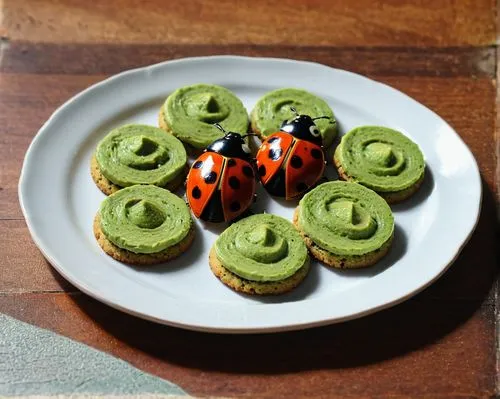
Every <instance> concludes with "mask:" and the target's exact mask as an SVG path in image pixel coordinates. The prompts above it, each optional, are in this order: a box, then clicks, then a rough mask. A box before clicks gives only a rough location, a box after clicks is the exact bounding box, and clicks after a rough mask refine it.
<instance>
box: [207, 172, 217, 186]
mask: <svg viewBox="0 0 500 399" xmlns="http://www.w3.org/2000/svg"><path fill="white" fill-rule="evenodd" d="M216 180H217V173H215V172H214V171H212V172H210V173H209V174H208V175H206V176H205V183H207V184H214V183H215V181H216Z"/></svg>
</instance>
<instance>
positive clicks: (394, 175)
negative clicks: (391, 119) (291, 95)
mask: <svg viewBox="0 0 500 399" xmlns="http://www.w3.org/2000/svg"><path fill="white" fill-rule="evenodd" d="M333 162H334V164H335V166H336V168H337V170H338V173H339V176H340V178H341V179H343V180H347V181H352V182H356V183H359V184H362V185H364V186H366V187H368V188H370V189H372V190H374V191H375V192H377V193H378V194H379V195H380V196H381V197H383V198H384V199H385V200H386V201H387V202H388V203H397V202H401V201H403V200H405V199H407V198H409V197H410V196H411V195H413V194H414V193H415V192H416V191H417V190H418V189H419V188H420V186H421V185H422V182H423V181H424V175H425V161H424V157H423V155H422V152H421V151H420V149H419V147H418V146H417V145H416V144H415V143H414V142H413V141H411V140H410V139H409V138H408V137H406V136H404V135H403V134H402V133H400V132H398V131H396V130H393V129H389V128H386V127H381V126H361V127H358V128H355V129H353V130H351V131H350V132H349V133H347V134H346V135H345V136H344V137H342V140H341V142H340V144H339V145H338V147H337V149H336V150H335V154H334V157H333Z"/></svg>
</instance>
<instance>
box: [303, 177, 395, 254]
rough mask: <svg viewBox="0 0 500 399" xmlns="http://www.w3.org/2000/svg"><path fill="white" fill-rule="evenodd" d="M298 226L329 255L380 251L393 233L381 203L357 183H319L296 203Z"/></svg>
mask: <svg viewBox="0 0 500 399" xmlns="http://www.w3.org/2000/svg"><path fill="white" fill-rule="evenodd" d="M298 224H299V228H300V230H302V231H303V232H304V233H305V234H306V235H307V236H308V237H309V238H311V240H312V241H313V242H314V243H315V244H316V245H318V246H319V247H321V248H323V249H326V250H328V251H329V252H331V253H334V254H337V255H345V256H355V255H365V254H367V253H369V252H372V251H375V250H377V249H379V248H380V247H382V245H383V244H385V243H386V242H387V241H388V240H389V239H390V238H391V237H392V234H393V232H394V217H393V215H392V212H391V208H390V207H389V205H387V203H386V202H385V200H384V199H383V198H382V197H380V196H379V195H378V194H377V193H375V192H374V191H372V190H370V189H368V188H366V187H363V186H361V185H359V184H357V183H348V182H341V181H333V182H328V183H323V184H321V185H319V186H318V187H316V188H315V189H313V190H312V191H310V192H309V193H308V194H306V195H305V196H304V197H303V198H302V200H301V201H300V203H299V214H298Z"/></svg>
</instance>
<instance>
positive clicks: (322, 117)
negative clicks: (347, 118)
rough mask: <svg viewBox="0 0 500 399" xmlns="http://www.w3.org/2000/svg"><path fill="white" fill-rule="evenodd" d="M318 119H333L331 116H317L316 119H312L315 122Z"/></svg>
mask: <svg viewBox="0 0 500 399" xmlns="http://www.w3.org/2000/svg"><path fill="white" fill-rule="evenodd" d="M318 119H329V120H332V118H330V117H329V116H326V115H325V116H317V117H316V118H312V120H313V121H315V120H318Z"/></svg>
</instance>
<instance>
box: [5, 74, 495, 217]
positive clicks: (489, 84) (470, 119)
mask: <svg viewBox="0 0 500 399" xmlns="http://www.w3.org/2000/svg"><path fill="white" fill-rule="evenodd" d="M103 78H104V76H82V75H31V74H12V73H9V74H7V73H5V74H2V75H0V91H1V92H2V96H0V156H1V157H3V159H4V162H2V163H1V164H0V187H1V189H0V219H1V218H20V217H21V213H20V209H19V207H18V204H17V178H18V176H19V171H20V167H21V164H22V159H23V157H24V153H25V151H26V149H27V147H28V145H29V143H30V142H31V139H32V138H33V136H34V135H35V133H36V132H37V130H38V129H39V128H40V127H41V125H42V124H43V123H44V122H45V120H46V119H47V118H48V117H49V116H50V114H51V113H52V112H53V111H54V110H55V108H56V107H57V106H59V105H60V104H62V103H63V102H64V101H65V100H67V99H68V98H70V97H71V96H72V95H74V94H76V93H77V92H78V91H80V90H82V89H84V88H85V87H87V86H89V85H90V84H92V83H94V82H97V81H99V80H101V79H103ZM379 80H381V81H382V82H384V83H388V84H390V85H392V86H394V87H395V88H397V89H399V90H402V91H403V92H405V93H407V94H408V95H410V96H412V97H414V98H415V99H416V100H418V101H420V102H422V103H423V104H425V105H427V106H428V107H430V108H431V109H433V110H434V111H436V112H437V113H438V114H440V115H441V116H442V117H443V118H445V119H446V120H447V121H448V122H449V123H450V124H451V125H452V126H453V127H454V128H455V129H456V130H457V131H458V133H459V134H460V135H461V137H462V138H463V139H464V140H465V142H466V143H467V144H468V145H469V146H470V148H471V150H472V152H473V153H474V155H475V156H476V159H477V160H478V163H479V166H480V168H481V172H482V174H483V177H484V179H485V182H486V184H487V185H488V187H489V188H490V190H492V192H496V186H495V169H496V162H495V147H494V145H493V140H494V131H493V125H494V119H495V105H494V104H495V95H496V91H495V84H494V81H492V80H491V79H486V78H483V79H476V78H458V77H457V78H455V79H448V78H432V77H405V76H399V77H381V78H379ZM167 95H168V93H165V96H167ZM152 123H154V122H153V121H152Z"/></svg>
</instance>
